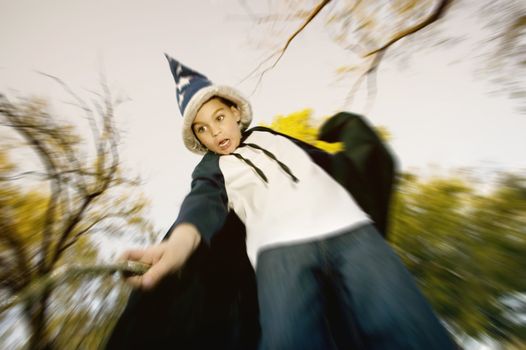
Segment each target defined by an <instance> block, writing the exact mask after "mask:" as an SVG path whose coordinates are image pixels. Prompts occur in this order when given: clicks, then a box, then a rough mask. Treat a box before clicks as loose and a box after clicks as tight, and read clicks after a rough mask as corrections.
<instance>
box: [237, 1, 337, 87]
mask: <svg viewBox="0 0 526 350" xmlns="http://www.w3.org/2000/svg"><path fill="white" fill-rule="evenodd" d="M330 2H331V0H322V1H320V3H319V4H318V5H316V7H314V8H313V9H312V11H310V13H309V14H308V16H307V18H306V19H305V21H304V22H303V23H302V24H301V25H300V26H299V28H298V29H296V31H294V33H292V34H291V35H290V36H289V38H288V39H287V41H286V42H285V45H283V47H282V48H281V49H280V50H278V51H277V52H274V53H273V54H271V55H270V56H268V57H267V58H266V59H265V60H263V61H262V62H261V63H260V64H259V65H258V66H257V67H256V68H255V69H254V70H252V71H251V72H250V73H249V74H248V75H247V77H246V78H244V79H242V80H241V82H243V81H245V80H246V79H248V78H250V77H251V76H252V75H253V74H254V73H255V72H257V71H258V70H259V69H260V68H261V67H262V66H263V65H264V64H265V63H267V62H268V61H269V60H271V59H272V58H274V57H275V56H277V58H276V60H275V61H274V63H272V64H271V65H270V66H269V67H267V68H265V69H264V70H263V72H261V74H260V75H259V78H258V81H257V83H256V86H255V87H254V90H253V91H255V90H256V89H257V88H258V86H259V84H260V83H261V81H262V79H263V76H264V75H265V73H266V72H268V71H269V70H271V69H272V68H274V67H275V66H276V65H277V64H278V62H279V61H280V59H281V57H283V55H284V54H285V52H286V51H287V49H288V47H289V46H290V44H291V43H292V41H293V40H294V39H295V38H296V36H298V35H299V34H300V33H301V32H302V31H303V30H304V29H305V28H306V27H307V25H308V24H309V23H311V22H312V20H313V19H314V18H315V17H316V16H317V15H318V14H319V13H320V12H321V10H323V8H324V7H325V6H327V4H329V3H330Z"/></svg>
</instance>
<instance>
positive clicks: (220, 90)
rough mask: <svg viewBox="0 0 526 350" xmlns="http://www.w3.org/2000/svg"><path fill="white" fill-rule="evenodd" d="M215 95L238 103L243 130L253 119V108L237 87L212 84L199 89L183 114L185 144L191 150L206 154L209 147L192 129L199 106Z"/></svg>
mask: <svg viewBox="0 0 526 350" xmlns="http://www.w3.org/2000/svg"><path fill="white" fill-rule="evenodd" d="M213 96H220V97H223V98H225V99H227V100H229V101H232V102H234V103H235V104H236V105H237V107H238V108H239V112H240V114H241V130H245V129H246V128H248V126H249V125H250V122H251V121H252V108H251V106H250V103H249V102H248V100H247V99H246V98H245V97H243V96H242V95H241V94H240V93H239V92H238V91H237V90H236V89H234V88H232V87H230V86H223V85H210V86H207V87H205V88H202V89H201V90H199V91H197V92H196V93H195V94H194V95H193V96H192V98H191V99H190V101H189V102H188V105H187V106H186V109H185V111H184V115H183V142H184V145H185V146H186V148H188V149H189V150H190V151H192V152H194V153H197V154H205V153H206V152H207V149H206V148H205V147H204V146H203V145H202V144H201V143H200V142H199V140H198V139H197V138H196V137H195V135H194V133H193V131H192V123H193V122H194V119H195V116H196V114H197V111H198V110H199V108H201V106H202V105H203V103H205V102H206V101H208V100H209V99H211V98H212V97H213Z"/></svg>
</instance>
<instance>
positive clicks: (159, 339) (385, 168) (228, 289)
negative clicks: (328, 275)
mask: <svg viewBox="0 0 526 350" xmlns="http://www.w3.org/2000/svg"><path fill="white" fill-rule="evenodd" d="M258 129H262V128H261V127H256V128H252V129H250V130H258ZM250 130H249V131H250ZM265 130H266V131H270V132H273V133H276V134H279V133H277V132H275V131H271V130H270V129H265ZM280 135H283V134H280ZM283 136H285V137H287V138H289V139H291V140H292V141H293V142H295V143H296V144H297V145H298V146H300V147H302V148H303V149H304V150H305V151H306V152H307V153H308V154H309V156H310V157H311V159H312V160H313V161H314V162H316V163H317V164H318V165H320V166H321V167H322V168H323V169H324V170H325V171H326V172H327V173H329V174H330V175H331V176H332V177H333V178H334V179H335V180H336V181H338V182H339V183H340V184H341V185H343V186H344V187H345V188H346V189H347V190H348V191H349V192H350V194H351V195H352V196H353V198H354V199H355V200H356V202H357V203H358V205H360V207H361V208H362V209H363V210H364V211H365V212H366V213H367V214H369V216H370V217H371V218H372V219H373V221H374V223H375V225H376V227H377V229H378V231H379V232H380V233H382V234H383V235H384V237H385V236H386V233H387V225H388V209H389V202H390V197H391V193H392V188H393V183H394V175H395V162H394V158H393V156H392V155H391V152H390V151H389V150H388V149H387V147H386V145H385V144H384V143H383V142H382V141H381V140H380V138H379V137H378V135H377V134H376V133H375V131H374V130H373V129H372V128H371V127H370V126H369V125H368V124H367V122H366V121H365V120H364V119H363V118H362V117H361V116H359V115H356V114H352V113H345V112H342V113H338V114H336V115H335V116H333V117H332V118H330V119H329V120H328V121H327V122H325V124H324V125H323V126H322V127H321V128H320V133H319V135H318V138H319V139H320V140H323V141H327V142H338V141H341V142H343V143H344V145H345V147H344V150H343V151H341V152H338V153H336V154H334V155H329V154H328V153H326V152H324V151H321V150H319V149H317V148H315V147H313V146H311V145H309V144H306V143H304V142H302V141H299V140H296V139H294V138H291V137H289V136H286V135H283ZM170 231H171V229H170V230H169V232H170ZM257 305H258V304H257V293H256V282H255V275H254V271H253V269H252V266H251V264H250V262H249V260H248V257H247V255H246V251H245V228H244V225H243V223H242V222H241V221H240V220H239V218H238V217H237V216H236V215H235V213H234V212H233V211H232V212H231V214H229V215H228V218H227V220H226V223H225V225H224V226H223V228H222V229H221V231H220V232H218V233H217V234H215V235H214V237H213V239H212V240H211V242H210V244H205V243H202V244H200V246H199V247H198V248H197V250H196V251H195V253H194V254H193V255H192V256H191V257H190V259H189V261H188V262H187V263H186V265H185V267H184V269H183V270H182V271H181V272H180V273H177V274H173V275H170V276H167V277H166V278H164V279H163V280H162V281H161V282H160V284H159V285H158V286H157V287H156V288H154V289H153V290H151V291H148V292H145V291H140V290H134V291H133V292H132V293H131V295H130V297H129V300H128V303H127V305H126V307H125V309H124V312H123V313H122V314H121V316H120V318H119V320H118V322H117V324H116V326H115V328H114V330H113V332H112V334H111V336H110V337H109V339H108V342H107V344H106V349H205V348H214V349H256V348H257V344H258V339H259V332H260V330H259V324H258V306H257ZM329 308H330V305H329ZM329 311H330V310H329ZM333 311H334V312H337V310H333ZM340 333H341V335H342V336H345V333H346V330H340Z"/></svg>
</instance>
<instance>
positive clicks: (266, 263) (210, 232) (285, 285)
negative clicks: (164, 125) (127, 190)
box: [124, 56, 455, 350]
mask: <svg viewBox="0 0 526 350" xmlns="http://www.w3.org/2000/svg"><path fill="white" fill-rule="evenodd" d="M167 58H168V60H169V63H170V67H171V70H172V73H173V75H174V78H175V82H176V92H177V99H178V103H179V108H180V110H181V114H182V115H183V118H184V122H183V139H184V143H185V146H186V147H187V148H188V149H189V150H190V151H193V152H195V153H199V154H204V157H203V159H202V160H201V162H200V163H199V164H198V166H197V167H196V169H195V170H194V172H193V175H192V177H193V181H192V190H191V192H190V193H189V194H188V196H187V197H186V198H185V200H184V202H183V204H182V206H181V210H180V212H179V216H178V218H177V220H176V222H175V223H174V225H173V226H172V229H171V230H170V236H169V238H168V239H167V240H165V241H164V242H162V243H160V244H158V245H156V246H153V247H149V248H147V249H144V250H132V251H129V252H127V253H125V255H124V258H126V259H131V260H138V261H141V262H145V263H148V264H152V267H151V268H150V270H149V271H148V272H147V273H145V274H144V275H143V276H136V277H132V278H130V283H131V284H133V285H134V286H137V287H141V288H143V289H146V290H148V289H151V288H153V287H154V286H155V285H156V284H157V283H159V281H160V280H161V279H162V278H163V277H164V276H166V275H169V274H170V273H172V272H174V271H177V270H180V269H181V268H182V267H183V265H185V262H186V261H187V260H188V259H189V258H190V256H191V255H192V254H193V252H194V251H195V250H196V248H197V247H198V246H199V245H200V244H202V242H201V241H204V242H205V244H209V243H210V241H211V240H212V238H213V236H214V235H215V234H216V233H217V232H219V231H220V230H221V229H222V227H223V226H224V225H225V222H226V220H227V218H228V217H229V215H233V213H234V214H235V215H237V217H239V219H240V220H241V221H242V222H243V224H244V225H245V228H246V249H247V255H248V257H249V259H250V262H251V264H252V266H253V268H254V270H255V272H256V280H257V294H258V303H259V313H260V317H259V321H260V325H261V340H260V344H259V348H260V349H272V350H274V349H336V348H357V347H359V348H366V349H422V348H431V349H441V350H442V349H454V348H455V345H454V343H453V342H452V341H451V339H450V338H449V336H448V334H447V332H446V331H445V329H444V328H443V327H442V325H441V324H440V323H439V321H438V320H437V319H436V317H435V316H434V314H433V312H432V310H431V308H430V307H429V305H428V304H427V302H426V301H425V300H424V298H423V297H422V295H421V294H420V292H419V291H418V289H417V287H416V285H415V284H414V282H413V281H412V279H411V277H410V276H409V274H408V272H407V271H406V270H405V268H404V267H403V265H402V264H401V262H400V261H399V259H398V258H397V256H396V255H395V254H394V252H393V251H392V250H391V249H390V248H389V247H388V245H387V244H386V243H385V242H384V240H383V239H382V237H381V236H380V234H379V233H378V231H377V229H376V228H375V225H374V221H373V220H372V219H371V217H372V215H368V214H367V213H366V212H365V211H364V210H363V209H362V208H361V207H360V205H359V204H358V203H357V200H356V199H354V198H353V196H352V195H349V192H348V188H347V187H344V186H342V184H341V183H339V182H338V181H336V180H335V178H333V177H332V176H331V175H330V174H329V173H328V172H326V171H325V170H324V168H325V167H326V166H327V165H328V164H330V162H331V156H330V155H328V154H326V153H324V152H322V151H320V150H318V149H316V148H314V147H311V146H308V145H306V144H305V143H303V142H301V141H298V140H295V139H293V138H291V137H288V136H285V135H282V134H279V133H276V132H273V131H271V130H269V129H266V128H261V127H259V128H252V129H250V130H247V127H248V125H249V124H250V122H251V119H252V114H251V108H250V105H249V103H248V101H247V100H246V99H245V98H243V97H242V96H241V95H240V94H239V93H238V92H237V91H236V90H234V89H232V88H230V87H225V86H216V85H213V84H212V83H211V82H210V81H209V80H208V79H207V78H206V77H205V76H203V75H202V74H199V73H197V72H195V71H193V70H191V69H189V68H188V67H185V66H183V65H182V64H180V63H179V62H177V61H176V60H174V59H173V58H171V57H168V56H167ZM356 181H359V179H356ZM350 187H352V185H350ZM351 193H352V191H351ZM362 206H363V205H362ZM329 304H331V305H332V306H333V308H332V309H331V310H332V311H331V310H329V307H328V305H329ZM334 310H336V313H334ZM335 320H337V321H335ZM342 329H343V331H342ZM345 329H348V330H349V331H350V330H353V331H354V332H355V333H353V336H346V335H345Z"/></svg>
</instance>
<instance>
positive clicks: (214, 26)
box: [0, 0, 526, 229]
mask: <svg viewBox="0 0 526 350" xmlns="http://www.w3.org/2000/svg"><path fill="white" fill-rule="evenodd" d="M473 3H475V4H476V2H473ZM239 4H240V2H238V1H236V0H222V1H213V0H210V1H204V0H203V1H195V0H194V1H192V0H186V1H169V0H165V1H162V0H152V1H129V0H128V1H124V0H105V1H101V0H93V1H89V2H88V1H80V0H46V1H37V0H32V1H28V0H17V1H8V0H0V48H1V50H0V92H6V91H8V92H9V91H11V92H12V94H13V95H15V94H16V91H18V92H19V93H21V94H24V95H26V94H37V95H39V96H43V97H48V98H50V99H53V100H54V101H55V102H54V104H53V108H55V109H56V110H59V111H60V110H67V108H65V107H64V106H63V105H61V102H62V101H67V100H68V99H67V98H66V97H65V95H64V94H62V93H61V90H60V88H58V87H57V86H56V85H55V84H54V83H52V82H51V81H50V80H49V79H46V78H44V77H42V76H40V75H38V74H36V73H34V71H35V70H37V71H43V72H46V73H49V74H53V75H56V76H58V77H61V78H62V79H63V80H65V81H66V82H68V84H69V85H70V86H71V87H73V88H74V89H76V90H77V91H78V92H79V93H81V94H84V96H90V95H89V94H87V93H86V92H85V90H84V89H96V88H97V82H98V76H99V72H100V71H101V69H102V70H104V72H105V74H106V76H107V78H108V80H109V83H110V87H111V88H112V90H113V92H114V93H116V94H124V95H126V96H128V97H129V98H130V99H131V101H129V102H127V103H126V104H124V105H122V106H121V107H120V108H119V110H118V121H119V127H120V128H121V130H123V134H122V153H123V158H124V160H125V161H126V166H128V167H129V169H130V171H131V172H132V173H133V172H136V173H139V174H140V175H141V176H142V177H143V179H144V182H145V185H144V190H145V192H146V194H147V195H148V196H149V197H150V198H151V200H152V218H153V220H154V221H155V224H156V226H157V227H158V228H161V229H166V228H167V227H168V226H169V225H170V224H171V222H172V221H173V220H174V219H175V217H176V215H177V211H178V208H179V205H180V203H181V201H182V199H183V196H184V195H185V194H186V193H187V192H188V190H189V187H190V174H191V171H192V169H193V166H194V165H195V164H196V163H197V162H198V160H199V157H198V156H195V155H192V154H190V153H189V152H188V151H187V150H186V149H185V148H184V147H183V145H182V142H181V137H180V135H181V130H180V126H181V120H182V118H181V116H180V114H179V111H178V110H177V103H176V99H175V92H174V91H175V86H174V82H173V78H172V76H171V73H170V70H169V67H168V64H167V62H166V60H165V58H164V55H163V53H164V52H167V53H169V54H170V55H172V56H174V57H175V58H177V59H179V60H180V61H182V62H183V63H184V64H187V65H188V66H190V67H192V68H194V69H196V70H198V71H200V72H201V73H203V74H205V75H206V76H208V77H209V78H210V79H211V80H212V81H214V82H216V83H221V84H227V85H234V86H236V87H237V88H239V89H240V90H241V91H242V92H244V93H245V94H246V95H249V94H250V93H251V91H252V89H253V87H254V80H252V81H248V82H246V83H243V84H238V83H239V81H240V79H241V78H242V77H244V76H245V75H246V74H247V73H248V72H250V71H251V70H252V69H253V68H254V67H255V66H256V65H257V64H258V63H259V60H260V59H261V58H262V57H264V56H265V55H266V54H268V52H267V53H265V52H264V51H261V50H260V51H258V50H256V48H255V46H254V45H249V43H250V42H251V41H253V40H254V38H255V37H258V38H261V37H263V36H264V35H263V34H262V33H260V32H258V31H262V30H264V28H263V27H257V26H256V25H255V24H254V23H252V22H251V21H249V20H248V19H246V20H241V19H239V16H237V17H236V15H242V14H244V13H245V12H244V10H243V9H242V8H240V7H239V6H240V5H239ZM233 18H237V19H233ZM440 26H441V30H444V28H447V29H448V30H451V31H452V32H453V33H455V34H456V35H459V36H464V37H465V38H467V39H466V40H465V41H464V42H463V43H462V44H461V45H459V46H457V47H454V48H451V49H449V48H444V47H442V48H439V49H435V50H433V49H431V48H427V49H425V50H421V51H417V52H415V53H414V54H412V55H411V56H409V57H410V59H409V61H408V63H407V66H406V67H401V65H400V64H399V63H396V62H397V61H396V60H389V55H388V56H386V58H385V60H384V62H383V63H382V65H381V67H380V71H379V72H378V78H377V79H378V94H377V96H376V99H375V103H374V105H373V107H372V109H370V110H365V108H364V105H365V102H364V96H363V94H361V95H358V96H357V97H356V98H355V104H354V105H353V106H345V105H344V100H345V97H346V94H347V92H348V90H349V88H350V86H351V84H352V81H350V80H349V81H342V82H338V83H336V82H335V81H336V75H335V69H336V67H338V66H340V65H343V64H346V63H349V60H350V59H351V58H350V56H349V54H348V53H347V52H345V51H344V50H343V49H342V48H341V47H339V46H338V45H336V44H334V43H333V42H331V40H330V38H329V35H328V34H327V33H326V31H325V30H324V29H323V21H321V20H318V21H316V22H314V23H312V25H311V26H309V27H308V29H307V30H306V31H305V32H304V33H303V34H301V35H300V36H299V37H298V38H297V39H296V40H297V41H296V42H295V43H294V44H293V45H292V46H291V47H290V50H289V52H287V53H286V54H285V56H284V57H283V59H282V60H281V62H280V63H279V64H278V66H277V67H276V68H275V69H274V70H272V71H271V72H270V73H269V74H268V75H267V76H266V77H265V78H264V80H263V83H262V85H261V87H260V88H259V89H258V90H257V91H256V93H255V94H253V95H251V96H249V98H250V100H251V101H252V103H253V110H254V115H255V122H254V125H255V124H257V123H259V122H270V120H271V119H272V117H273V116H275V115H277V114H288V113H292V112H295V111H297V110H300V109H303V108H307V107H308V108H312V109H313V110H314V115H315V116H317V117H322V116H328V115H331V114H333V113H335V112H337V111H339V110H342V109H346V110H349V111H353V112H359V113H366V114H367V117H368V119H369V120H370V121H371V123H373V124H376V125H383V126H386V127H387V128H388V130H389V131H390V132H391V134H392V137H393V138H392V141H391V148H392V149H393V151H394V153H395V154H396V155H397V157H398V159H399V162H400V167H401V168H402V169H404V170H409V169H428V168H430V167H431V166H435V167H436V166H438V167H440V168H444V169H449V168H453V167H473V168H477V169H480V170H481V171H487V170H488V169H489V170H493V169H503V170H514V171H524V170H526V157H524V151H525V150H526V137H524V134H525V131H526V116H525V115H520V114H519V113H518V111H517V109H516V108H515V109H514V108H513V102H511V101H510V100H509V99H507V98H506V97H504V96H500V95H499V96H496V95H490V94H489V93H488V91H490V90H491V88H492V86H491V84H490V77H489V76H485V73H484V70H481V69H480V66H477V65H476V64H477V61H476V57H477V40H480V39H481V38H482V35H483V32H482V31H483V26H484V23H481V22H480V18H479V17H475V16H472V14H471V13H470V12H469V9H468V11H466V9H465V8H464V10H463V11H459V12H457V13H454V12H453V11H452V12H451V15H450V16H449V17H446V19H445V20H443V21H442V22H441V23H440ZM403 45H404V42H403V41H402V42H400V43H399V44H398V46H397V48H396V49H397V50H403V49H404V46H403ZM414 48H415V46H414V45H413V46H411V49H412V50H414ZM63 108H64V109H63Z"/></svg>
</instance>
